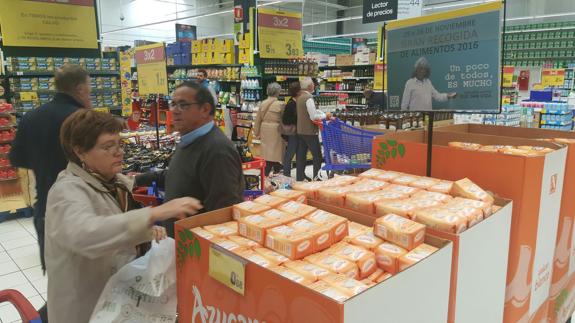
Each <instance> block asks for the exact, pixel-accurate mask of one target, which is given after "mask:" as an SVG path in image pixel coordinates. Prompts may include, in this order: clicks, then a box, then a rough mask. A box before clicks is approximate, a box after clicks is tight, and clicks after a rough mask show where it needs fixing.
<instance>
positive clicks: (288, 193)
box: [270, 188, 307, 203]
mask: <svg viewBox="0 0 575 323" xmlns="http://www.w3.org/2000/svg"><path fill="white" fill-rule="evenodd" d="M270 195H271V196H277V197H281V198H284V199H286V200H290V201H296V202H300V203H306V202H307V198H306V196H305V193H304V192H300V191H294V190H286V189H283V188H282V189H279V190H275V191H273V192H271V193H270Z"/></svg>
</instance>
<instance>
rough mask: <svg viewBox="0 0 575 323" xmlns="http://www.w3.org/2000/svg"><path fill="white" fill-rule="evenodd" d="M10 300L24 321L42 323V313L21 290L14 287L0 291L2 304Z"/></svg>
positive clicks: (0, 302)
mask: <svg viewBox="0 0 575 323" xmlns="http://www.w3.org/2000/svg"><path fill="white" fill-rule="evenodd" d="M4 302H9V303H11V304H12V305H14V307H16V310H17V311H18V313H19V314H20V318H21V319H22V322H26V323H42V320H41V319H40V314H38V312H37V311H36V309H34V306H32V304H30V302H29V301H28V300H27V299H26V298H25V297H24V295H22V294H21V293H20V292H19V291H17V290H14V289H6V290H2V291H0V304H2V303H4Z"/></svg>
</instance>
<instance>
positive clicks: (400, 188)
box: [384, 184, 420, 196]
mask: <svg viewBox="0 0 575 323" xmlns="http://www.w3.org/2000/svg"><path fill="white" fill-rule="evenodd" d="M384 190H388V191H393V192H399V193H402V194H406V195H409V196H411V195H413V194H415V193H417V192H419V191H420V189H418V188H415V187H410V186H405V185H398V184H392V185H389V186H387V187H386V188H385V189H384Z"/></svg>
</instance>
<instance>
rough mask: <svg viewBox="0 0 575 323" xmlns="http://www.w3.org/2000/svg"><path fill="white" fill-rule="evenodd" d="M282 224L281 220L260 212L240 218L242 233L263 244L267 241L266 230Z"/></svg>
mask: <svg viewBox="0 0 575 323" xmlns="http://www.w3.org/2000/svg"><path fill="white" fill-rule="evenodd" d="M280 225H281V222H279V221H276V220H272V219H269V218H266V217H264V216H261V215H258V214H256V215H249V216H246V217H243V218H240V219H239V220H238V227H239V232H240V235H241V236H242V237H246V238H248V239H251V240H253V241H255V242H257V243H259V244H261V245H263V244H264V242H265V241H266V231H267V230H268V229H271V228H273V227H277V226H280Z"/></svg>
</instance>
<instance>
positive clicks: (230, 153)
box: [136, 82, 244, 237]
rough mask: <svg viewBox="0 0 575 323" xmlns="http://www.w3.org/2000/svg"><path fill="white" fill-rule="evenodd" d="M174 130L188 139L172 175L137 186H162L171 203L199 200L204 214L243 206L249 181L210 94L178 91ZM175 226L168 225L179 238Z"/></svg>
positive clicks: (193, 86)
mask: <svg viewBox="0 0 575 323" xmlns="http://www.w3.org/2000/svg"><path fill="white" fill-rule="evenodd" d="M170 110H171V111H172V112H173V120H174V127H175V129H176V130H177V131H179V132H180V134H181V135H182V139H181V142H180V143H179V144H178V147H177V148H176V152H175V154H174V156H173V157H172V160H171V162H170V166H169V168H168V170H166V171H162V172H156V173H148V174H142V175H139V176H137V177H136V185H138V186H143V185H151V184H152V182H154V181H155V182H156V183H157V184H158V186H159V187H161V188H165V191H166V198H165V199H166V200H167V201H169V200H172V199H175V198H179V197H194V198H196V199H198V200H200V202H201V203H202V205H203V206H204V208H203V209H202V210H201V211H202V212H207V211H213V210H216V209H220V208H224V207H228V206H231V205H233V204H236V203H240V202H242V201H243V190H244V179H243V172H242V163H241V160H240V156H239V154H238V152H237V150H236V147H235V146H234V144H233V143H232V142H231V141H230V140H229V139H228V138H227V137H226V136H225V135H224V133H223V132H222V131H221V130H220V129H219V128H218V127H216V126H214V121H213V119H214V113H215V106H214V100H213V97H212V95H211V94H210V91H209V90H208V89H206V88H205V87H203V86H201V85H199V84H197V83H191V82H184V83H182V84H181V85H179V86H178V87H177V88H176V91H175V92H174V95H173V96H172V102H171V103H170ZM173 223H174V221H166V223H164V225H165V227H166V230H167V232H168V235H169V236H171V237H173V236H174V225H173Z"/></svg>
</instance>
